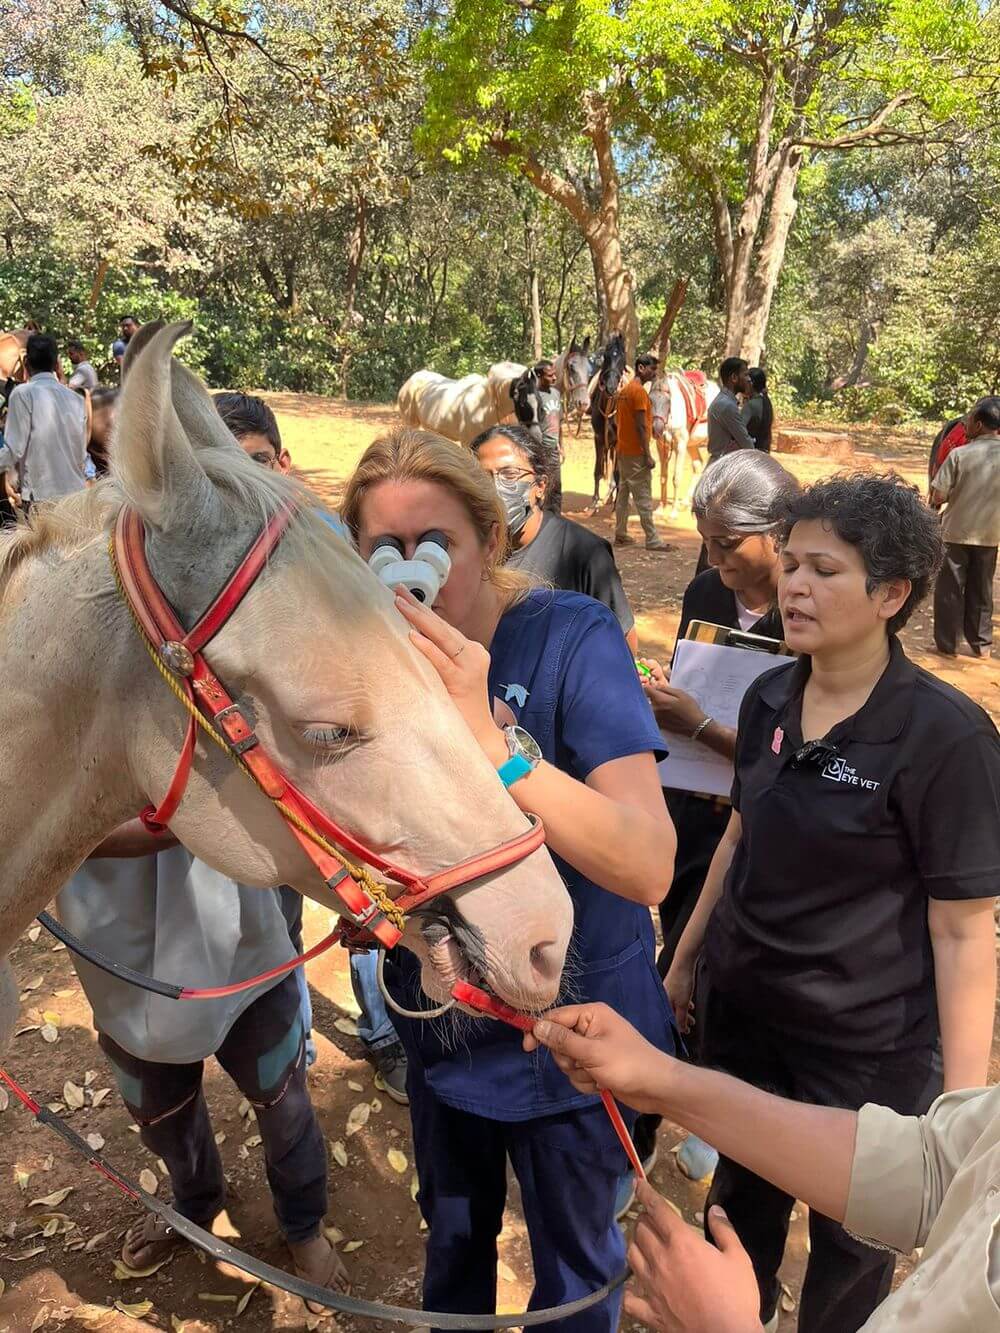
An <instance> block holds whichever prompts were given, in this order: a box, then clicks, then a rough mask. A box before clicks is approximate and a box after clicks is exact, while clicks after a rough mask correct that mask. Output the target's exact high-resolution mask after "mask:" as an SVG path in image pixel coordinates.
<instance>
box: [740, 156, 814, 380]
mask: <svg viewBox="0 0 1000 1333" xmlns="http://www.w3.org/2000/svg"><path fill="white" fill-rule="evenodd" d="M801 169H802V149H801V148H798V147H791V148H788V149H787V150H786V151H785V152H783V153H782V156H781V161H780V163H779V166H778V171H777V175H776V177H775V182H774V190H773V192H772V194H771V207H770V210H769V212H768V217H767V227H766V229H765V232H764V239H763V241H762V242H761V246H760V251H759V253H758V255H757V259H756V264H755V266H754V273H753V277H752V280H751V281H750V283H749V284H748V291H747V294H746V305H745V312H744V318H743V337H742V341H741V344H740V349H739V352H738V353H737V355H739V356H742V357H744V358H745V359H746V360H747V361H749V363H750V364H751V365H758V364H759V363H760V361H761V354H762V353H763V351H764V338H765V336H766V334H767V322H768V320H769V319H770V317H771V302H772V300H773V298H774V289H775V288H776V287H777V285H778V278H779V277H780V276H781V266H782V264H783V263H784V262H785V247H786V246H787V244H788V233H789V232H790V231H791V227H792V221H793V220H794V218H795V213H796V210H797V209H798V200H797V199H796V198H795V187H796V185H797V184H798V180H799V172H800V171H801Z"/></svg>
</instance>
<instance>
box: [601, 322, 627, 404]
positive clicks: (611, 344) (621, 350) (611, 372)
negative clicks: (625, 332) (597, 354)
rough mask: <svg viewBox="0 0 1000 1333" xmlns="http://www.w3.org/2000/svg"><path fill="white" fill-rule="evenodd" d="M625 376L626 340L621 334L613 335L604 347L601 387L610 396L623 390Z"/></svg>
mask: <svg viewBox="0 0 1000 1333" xmlns="http://www.w3.org/2000/svg"><path fill="white" fill-rule="evenodd" d="M624 374H625V339H624V337H623V336H622V334H621V333H613V334H612V335H611V337H610V338H609V339H608V341H607V343H606V344H605V346H604V351H603V353H602V355H601V379H600V383H601V387H602V388H603V389H604V390H605V391H606V392H607V393H610V394H615V393H617V392H618V390H619V389H620V388H621V382H622V376H623V375H624Z"/></svg>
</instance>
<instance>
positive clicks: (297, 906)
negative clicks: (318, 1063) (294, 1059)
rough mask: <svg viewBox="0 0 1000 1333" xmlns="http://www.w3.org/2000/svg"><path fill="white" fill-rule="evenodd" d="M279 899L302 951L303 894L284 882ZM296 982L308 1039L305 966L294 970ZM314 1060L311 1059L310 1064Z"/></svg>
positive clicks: (310, 1020)
mask: <svg viewBox="0 0 1000 1333" xmlns="http://www.w3.org/2000/svg"><path fill="white" fill-rule="evenodd" d="M278 901H279V902H280V903H281V913H282V916H284V918H285V924H286V925H287V926H288V936H289V939H290V940H291V941H292V948H293V949H294V950H295V952H296V953H301V952H302V894H301V893H296V892H295V890H294V889H290V888H289V887H288V885H287V884H282V885H281V886H280V888H279V889H278ZM294 976H295V984H296V985H297V986H298V988H299V1011H300V1013H301V1014H302V1027H303V1029H304V1031H305V1034H306V1038H307V1040H308V1038H309V1035H310V1033H311V1032H312V1025H313V1008H312V997H311V996H310V994H309V983H308V982H307V981H306V970H305V968H304V967H297V968H296V969H295V972H294ZM315 1058H316V1056H315V1048H314V1049H313V1059H315ZM311 1063H312V1061H310V1064H311Z"/></svg>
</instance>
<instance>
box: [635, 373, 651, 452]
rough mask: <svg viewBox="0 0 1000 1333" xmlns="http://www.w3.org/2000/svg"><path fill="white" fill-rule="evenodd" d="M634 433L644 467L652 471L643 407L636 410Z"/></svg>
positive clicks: (647, 426)
mask: <svg viewBox="0 0 1000 1333" xmlns="http://www.w3.org/2000/svg"><path fill="white" fill-rule="evenodd" d="M633 383H638V381H633ZM640 388H641V386H640ZM642 393H643V395H644V396H645V393H646V391H645V389H642ZM635 433H636V436H637V438H638V440H639V448H640V449H641V450H642V456H643V458H644V459H645V460H646V466H647V467H648V468H650V469H652V468H653V467H655V464H654V462H653V455H652V454H651V453H650V449H649V422H648V420H647V418H646V408H645V406H641V407H638V408H636V413H635Z"/></svg>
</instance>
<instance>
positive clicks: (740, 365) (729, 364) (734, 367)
mask: <svg viewBox="0 0 1000 1333" xmlns="http://www.w3.org/2000/svg"><path fill="white" fill-rule="evenodd" d="M746 369H747V363H746V361H744V360H743V358H742V357H741V356H727V357H726V359H725V361H723V363H722V365H721V366H720V367H719V379H720V380H721V381H722V383H723V384H725V382H726V380H727V379H729V377H730V376H731V375H738V374H739V372H740V371H741V370H746Z"/></svg>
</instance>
